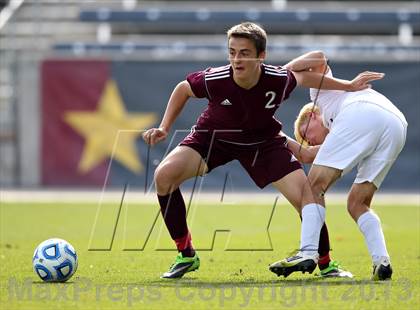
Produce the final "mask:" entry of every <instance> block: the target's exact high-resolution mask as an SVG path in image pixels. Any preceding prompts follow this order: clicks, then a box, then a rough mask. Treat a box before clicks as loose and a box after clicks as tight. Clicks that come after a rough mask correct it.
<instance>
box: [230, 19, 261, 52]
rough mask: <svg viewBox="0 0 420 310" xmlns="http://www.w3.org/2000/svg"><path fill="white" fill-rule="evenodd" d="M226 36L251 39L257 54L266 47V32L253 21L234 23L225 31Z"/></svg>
mask: <svg viewBox="0 0 420 310" xmlns="http://www.w3.org/2000/svg"><path fill="white" fill-rule="evenodd" d="M227 37H228V39H230V38H231V37H235V38H246V39H248V40H251V41H252V42H253V43H254V46H255V48H256V50H257V55H260V53H261V52H264V51H265V49H266V45H267V33H266V32H265V30H264V29H263V28H262V27H261V26H259V25H257V24H255V23H251V22H244V23H241V24H238V25H235V26H233V27H232V28H230V29H229V30H228V31H227Z"/></svg>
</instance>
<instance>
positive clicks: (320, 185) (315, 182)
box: [309, 177, 327, 196]
mask: <svg viewBox="0 0 420 310" xmlns="http://www.w3.org/2000/svg"><path fill="white" fill-rule="evenodd" d="M309 183H310V185H311V189H312V193H313V194H314V195H317V196H324V194H325V192H326V188H327V186H326V182H325V181H324V180H323V179H322V178H319V177H317V178H309Z"/></svg>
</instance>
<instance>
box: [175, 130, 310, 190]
mask: <svg viewBox="0 0 420 310" xmlns="http://www.w3.org/2000/svg"><path fill="white" fill-rule="evenodd" d="M285 143H286V138H285V137H282V136H277V137H274V138H270V139H267V140H265V141H263V142H259V143H255V144H243V143H241V144H236V143H233V142H228V141H225V140H220V139H217V136H214V137H212V134H211V133H209V132H207V131H201V130H195V131H193V132H191V133H190V134H189V135H188V136H187V137H185V139H184V140H183V141H182V142H181V143H180V144H179V145H184V146H188V147H190V148H192V149H194V150H196V151H197V152H198V153H199V154H200V155H201V157H202V158H203V159H204V160H205V161H206V163H207V167H208V169H209V170H208V172H210V171H211V170H212V169H214V168H216V167H219V166H222V165H224V164H226V163H228V162H230V161H232V160H235V159H237V160H238V161H239V162H240V163H241V165H242V167H244V168H245V170H246V171H247V172H248V174H249V176H250V177H251V178H252V180H253V181H254V182H255V184H257V186H258V187H260V188H264V187H265V186H267V185H268V184H270V183H272V182H275V181H278V180H280V179H281V178H283V177H284V176H286V175H288V174H289V173H291V172H293V171H295V170H297V169H302V165H301V164H300V163H299V161H297V160H296V159H295V157H293V155H292V152H291V151H290V150H289V149H288V148H287V147H286V146H285Z"/></svg>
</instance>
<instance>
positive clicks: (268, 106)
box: [265, 91, 276, 109]
mask: <svg viewBox="0 0 420 310" xmlns="http://www.w3.org/2000/svg"><path fill="white" fill-rule="evenodd" d="M265 96H266V97H270V99H269V100H268V102H267V104H266V105H265V108H266V109H272V108H275V107H276V105H275V104H274V103H273V101H274V99H275V98H276V93H275V92H273V91H268V92H266V93H265Z"/></svg>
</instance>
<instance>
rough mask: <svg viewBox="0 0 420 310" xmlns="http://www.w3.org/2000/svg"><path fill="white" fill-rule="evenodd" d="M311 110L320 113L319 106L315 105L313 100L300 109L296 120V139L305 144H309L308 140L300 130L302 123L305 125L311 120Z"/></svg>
mask: <svg viewBox="0 0 420 310" xmlns="http://www.w3.org/2000/svg"><path fill="white" fill-rule="evenodd" d="M311 112H314V113H317V114H320V110H319V107H318V106H314V103H313V102H309V103H307V104H305V105H304V106H303V107H302V109H300V111H299V115H298V117H297V118H296V120H295V138H296V141H297V142H298V143H300V144H302V145H303V146H307V145H309V143H308V141H306V140H305V137H304V135H303V133H301V132H300V128H301V127H302V125H305V124H307V123H308V122H309V120H310V117H311Z"/></svg>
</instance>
